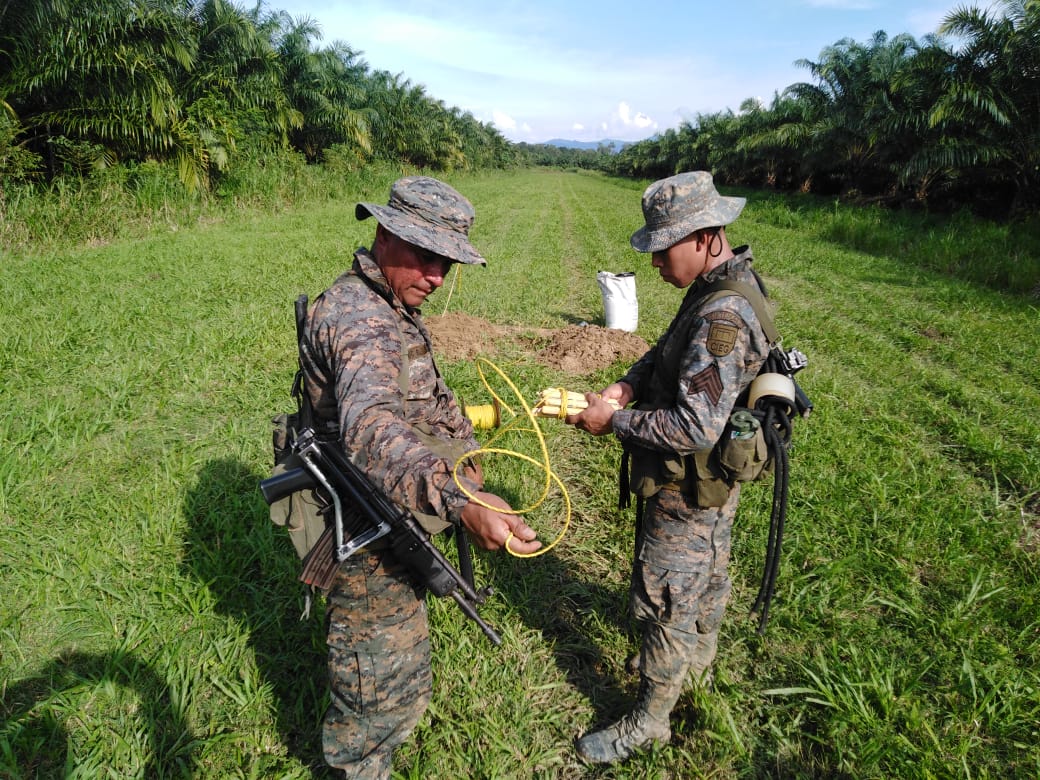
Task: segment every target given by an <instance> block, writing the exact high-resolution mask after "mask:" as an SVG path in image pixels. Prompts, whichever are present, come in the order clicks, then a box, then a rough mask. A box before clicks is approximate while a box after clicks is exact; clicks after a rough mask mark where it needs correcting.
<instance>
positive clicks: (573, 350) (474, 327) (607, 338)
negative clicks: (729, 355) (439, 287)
mask: <svg viewBox="0 0 1040 780" xmlns="http://www.w3.org/2000/svg"><path fill="white" fill-rule="evenodd" d="M424 319H425V322H426V325H427V326H428V327H429V329H430V334H431V335H432V336H433V350H434V354H435V355H436V356H437V357H438V358H439V359H440V360H442V361H455V360H471V359H473V358H474V357H477V356H478V355H482V356H485V357H489V356H493V355H494V354H495V353H496V352H497V351H498V349H499V344H500V343H502V342H504V343H506V344H512V343H517V342H526V343H528V344H530V346H531V348H532V351H533V352H534V353H535V354H536V355H537V360H538V362H539V363H541V364H542V365H545V366H548V367H550V368H555V369H559V370H561V371H564V372H566V373H568V374H587V373H589V372H592V371H596V370H598V369H601V368H606V367H607V366H610V365H612V364H613V363H615V362H617V361H619V360H623V361H628V362H632V361H634V360H636V359H637V358H640V357H642V355H643V353H645V352H646V351H647V349H649V345H648V344H647V343H646V342H645V341H644V340H643V339H641V338H639V336H636V335H635V334H633V333H627V332H625V331H623V330H615V329H612V328H603V327H600V326H599V325H567V326H566V327H563V328H560V329H557V330H552V329H547V328H526V327H520V326H512V325H495V324H493V323H490V322H487V321H486V320H482V319H480V318H479V317H473V316H470V315H468V314H462V313H451V314H445V315H442V316H430V317H426V318H424Z"/></svg>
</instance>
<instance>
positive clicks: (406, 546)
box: [260, 428, 502, 645]
mask: <svg viewBox="0 0 1040 780" xmlns="http://www.w3.org/2000/svg"><path fill="white" fill-rule="evenodd" d="M293 453H294V454H295V455H296V456H297V457H298V458H299V459H300V460H301V461H302V462H303V466H300V467H297V468H294V469H290V470H288V471H286V472H285V473H284V474H279V475H277V476H273V477H269V478H267V479H265V480H263V481H262V482H261V483H260V491H261V492H262V493H263V496H264V500H265V501H267V503H268V504H273V503H275V502H276V501H278V500H280V499H282V498H285V497H286V496H288V495H290V494H292V493H295V492H297V491H299V490H305V489H317V490H318V491H319V492H320V493H323V494H326V498H327V499H331V502H332V506H333V509H334V515H335V520H334V522H333V523H332V525H331V526H330V527H329V528H328V529H326V531H325V533H324V534H323V535H322V537H321V539H320V540H319V541H318V543H317V544H315V546H314V548H313V549H312V550H311V552H310V553H309V554H308V556H307V559H306V560H305V561H304V570H305V574H304V576H303V577H301V579H303V580H304V581H305V582H311V583H312V584H313V582H314V581H315V579H325V580H326V581H328V580H331V576H330V575H331V574H334V573H335V568H336V567H337V566H338V564H339V563H341V562H343V561H345V560H346V559H347V558H349V557H350V556H351V555H353V554H354V553H355V552H356V551H357V550H359V549H361V548H362V547H364V546H365V545H367V544H370V543H371V542H374V541H375V540H376V539H380V538H382V537H384V536H386V537H388V539H389V542H390V549H391V550H393V553H394V555H395V556H396V557H397V559H398V560H399V561H401V562H402V563H403V564H404V565H405V566H407V567H408V568H409V569H410V570H411V572H412V573H413V574H414V575H415V576H416V577H417V578H418V579H419V581H420V582H422V584H423V585H425V586H426V587H427V588H428V589H429V590H430V591H431V592H432V593H433V594H434V595H435V596H451V597H452V598H453V599H454V600H455V603H456V604H458V605H459V608H460V609H461V610H462V611H463V613H464V614H465V615H466V617H468V618H470V619H471V620H473V621H475V622H476V624H477V625H478V626H480V628H481V630H482V631H483V632H484V634H485V635H487V638H488V639H490V640H491V642H492V643H493V644H495V645H500V644H501V643H502V639H501V637H499V635H498V634H497V633H496V632H495V630H494V629H493V628H492V627H491V626H489V625H488V624H487V623H485V622H484V620H483V618H481V617H480V614H479V613H478V612H477V605H479V604H483V603H484V600H485V599H486V598H487V597H488V596H490V595H491V593H492V590H491V588H489V587H485V588H481V589H480V590H477V589H476V588H475V587H474V586H473V584H472V582H471V581H470V580H469V579H467V578H466V577H465V576H463V575H462V574H460V573H459V571H458V570H457V569H455V567H453V566H452V565H451V563H450V562H449V561H448V559H447V558H445V557H444V554H443V553H442V552H441V551H440V550H439V549H438V548H437V546H436V545H435V544H434V543H433V542H432V541H431V540H430V537H429V535H428V534H427V533H426V531H425V530H423V528H422V526H420V525H419V523H418V521H417V520H416V519H415V517H413V516H412V514H411V513H410V512H407V511H405V510H403V509H401V508H400V507H399V506H397V505H396V504H394V503H393V502H391V501H390V500H388V499H387V498H386V496H384V495H383V494H382V493H381V492H380V491H378V490H377V489H376V488H375V487H373V485H372V483H371V482H369V480H368V477H366V476H365V474H364V472H362V471H361V470H360V469H359V468H358V467H357V466H355V465H354V464H353V463H352V462H351V461H350V459H349V458H347V457H346V456H345V455H344V454H343V453H342V452H341V451H340V450H339V449H338V448H337V447H336V446H335V445H334V444H328V443H323V442H321V441H319V440H318V439H317V437H316V436H315V435H314V431H313V430H312V429H310V428H304V429H302V430H301V431H300V432H299V433H298V434H297V436H296V441H295V442H294V443H293ZM345 503H346V506H344V504H345ZM455 532H456V533H458V534H463V533H465V531H464V530H463V529H461V528H459V529H456V531H455ZM333 537H334V538H333ZM461 565H462V566H463V567H464V568H468V561H467V560H461ZM308 577H309V578H310V579H308Z"/></svg>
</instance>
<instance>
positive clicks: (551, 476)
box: [452, 358, 571, 558]
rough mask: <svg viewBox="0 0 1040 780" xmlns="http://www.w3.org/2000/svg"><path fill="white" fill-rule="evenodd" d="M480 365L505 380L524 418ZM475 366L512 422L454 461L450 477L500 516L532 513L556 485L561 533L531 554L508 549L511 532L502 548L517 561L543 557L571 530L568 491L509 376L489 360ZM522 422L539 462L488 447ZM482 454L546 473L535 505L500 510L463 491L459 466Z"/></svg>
mask: <svg viewBox="0 0 1040 780" xmlns="http://www.w3.org/2000/svg"><path fill="white" fill-rule="evenodd" d="M481 364H487V365H488V366H490V367H491V368H492V369H493V370H494V371H495V372H496V373H497V374H498V375H499V377H500V378H501V379H502V381H504V382H505V383H506V385H507V386H508V387H509V389H510V390H511V391H512V392H513V394H514V395H515V396H516V397H517V399H518V400H519V401H520V405H521V406H522V407H523V411H524V416H523V417H520V416H518V415H517V414H516V412H514V411H513V410H512V409H511V408H510V407H509V406H508V405H506V403H505V402H504V401H502V399H501V398H499V397H498V395H497V394H496V393H495V391H494V390H493V389H492V388H491V385H490V384H489V383H488V381H487V377H486V376H485V375H484V370H483V368H482V367H481ZM476 366H477V373H478V374H479V375H480V380H481V381H482V382H483V383H484V387H486V388H487V390H488V392H489V393H491V397H492V398H493V399H494V400H495V404H496V405H497V406H498V407H499V408H500V409H504V410H505V411H507V412H509V414H510V415H512V416H513V418H514V419H513V420H511V421H510V422H509V423H507V424H506V425H504V426H502V427H500V428H499V429H498V433H496V434H495V435H494V436H492V437H491V439H490V440H489V441H488V445H487V446H484V447H478V448H477V449H475V450H471V451H469V452H467V453H465V454H464V455H463V456H462V457H461V458H459V459H458V460H457V461H455V466H454V468H453V469H452V477H453V478H454V479H455V484H456V485H458V486H459V489H460V490H462V492H463V493H465V494H466V496H467V497H468V498H469V500H470V501H475V502H476V503H478V504H479V505H480V506H482V507H485V508H487V509H493V510H494V511H496V512H501V513H502V514H507V515H523V514H527V513H528V512H531V511H533V510H535V509H537V508H538V507H539V506H541V505H542V503H543V502H544V501H545V499H546V497H547V496H548V495H549V490H550V488H551V487H552V483H553V482H555V483H556V485H557V486H558V487H559V488H560V493H561V495H562V496H563V503H564V518H563V528H562V529H561V530H560V533H559V534H558V535H557V537H556V538H555V539H553V540H552V542H551V543H549V544H548V545H545V546H544V547H542V548H541V549H540V550H536V551H535V552H532V553H518V552H513V550H511V549H510V548H509V540H510V539H512V538H513V532H512V531H510V532H509V536H508V537H506V541H505V548H506V552H508V553H509V554H510V555H513V556H515V557H517V558H535V557H537V556H539V555H543V554H544V553H547V552H549V550H551V549H552V548H553V547H555V546H556V545H557V544H558V543H559V542H560V540H561V539H563V537H564V536H565V535H566V533H567V529H568V528H569V527H570V523H571V498H570V495H568V493H567V488H565V487H564V486H563V482H561V481H560V478H559V477H558V476H556V473H555V472H554V471H553V470H552V466H551V465H550V463H549V448H548V446H547V445H546V443H545V435H544V434H543V433H542V429H541V428H540V427H539V425H538V420H537V419H536V418H535V413H534V412H533V411H532V410H531V407H530V406H528V405H527V401H525V400H524V397H523V395H522V394H521V393H520V391H519V390H518V389H517V388H516V385H515V384H513V381H512V380H511V379H510V378H509V377H508V376H506V374H505V372H503V371H502V369H500V368H499V367H498V366H496V365H495V364H494V363H492V362H491V361H490V360H487V359H486V358H477V359H476ZM470 412H472V407H471V408H470V409H468V410H467V415H469V413H470ZM500 415H501V412H499V418H500V419H501V417H500ZM471 419H472V418H471ZM524 419H526V420H528V421H529V422H530V423H531V427H530V429H527V428H518V429H517V430H520V431H525V430H530V431H531V432H532V433H534V434H535V436H536V437H537V438H538V445H539V447H540V448H541V451H542V460H541V461H538V460H535V459H534V458H532V457H531V456H529V455H525V454H524V453H522V452H515V451H513V450H506V449H500V448H497V447H491V446H490V445H491V444H494V442H495V441H496V440H497V439H499V438H500V437H501V436H503V435H504V434H505V433H506V431H509V430H513V429H514V428H515V426H516V424H517V423H519V422H520V421H522V420H524ZM484 453H488V454H495V455H506V456H509V457H512V458H519V459H520V460H524V461H527V462H528V463H532V464H534V465H535V466H539V467H540V468H541V469H542V471H544V472H545V484H544V486H543V488H542V493H541V495H540V496H539V497H538V500H537V501H535V502H534V503H532V504H531V505H530V506H526V507H523V508H522V509H500V508H499V507H497V506H491V505H490V504H487V503H485V502H484V501H481V500H480V499H479V498H477V497H476V496H475V495H474V494H473V493H471V492H470V491H469V490H467V489H466V488H465V486H464V485H463V484H462V482H461V481H460V479H459V467H460V466H461V465H462V464H463V463H464V462H465V461H466V460H467V459H468V458H471V457H473V456H474V455H481V454H484Z"/></svg>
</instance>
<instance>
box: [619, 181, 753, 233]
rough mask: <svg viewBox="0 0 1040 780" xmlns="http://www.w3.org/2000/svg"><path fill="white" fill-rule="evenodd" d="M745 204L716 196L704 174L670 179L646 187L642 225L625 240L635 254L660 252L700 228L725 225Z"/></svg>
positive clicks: (743, 200) (711, 182)
mask: <svg viewBox="0 0 1040 780" xmlns="http://www.w3.org/2000/svg"><path fill="white" fill-rule="evenodd" d="M745 202H746V200H745V199H744V198H730V197H725V196H723V195H719V193H718V190H716V189H715V184H714V182H713V181H712V178H711V174H710V173H708V172H707V171H693V172H691V173H680V174H677V175H676V176H670V177H669V178H667V179H661V180H660V181H656V182H654V183H653V184H651V185H650V186H649V187H647V188H646V192H644V193H643V219H645V220H646V224H645V225H644V226H643V227H641V228H639V230H637V231H636V232H635V233H633V234H632V238H631V239H629V240H630V241H631V243H632V248H633V249H635V250H636V251H637V252H661V251H663V250H665V249H667V248H668V247H670V246H672V245H673V244H676V243H678V242H679V241H681V240H682V239H684V238H686V236H688V235H690V233H693V232H695V231H697V230H700V229H701V228H706V227H721V226H722V225H728V224H729V223H730V222H732V221H733V220H735V219H736V218H737V215H738V214H740V212H741V210H742V209H743V208H744V203H745Z"/></svg>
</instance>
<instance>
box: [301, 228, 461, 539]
mask: <svg viewBox="0 0 1040 780" xmlns="http://www.w3.org/2000/svg"><path fill="white" fill-rule="evenodd" d="M303 341H304V343H303V346H302V348H301V354H302V361H303V370H304V376H305V380H306V387H307V389H308V391H309V393H310V397H311V403H312V405H313V408H314V413H315V417H316V422H317V425H318V428H319V431H322V430H324V431H334V432H335V433H336V435H338V436H339V439H340V442H341V443H342V446H343V449H344V451H345V452H346V453H347V454H348V455H349V456H350V458H351V459H352V460H353V462H354V463H355V464H356V465H357V466H358V467H359V468H360V469H361V470H362V471H364V472H365V474H366V475H367V476H368V478H369V479H370V480H371V481H372V483H373V485H374V486H375V487H376V488H377V489H379V490H381V491H382V492H383V493H384V494H385V495H386V496H387V497H388V498H390V499H391V500H393V501H394V502H396V503H398V504H400V505H401V506H403V507H405V508H407V509H410V510H412V511H414V512H415V513H416V514H417V516H418V518H419V520H420V522H421V523H422V524H423V525H424V526H425V527H426V530H427V531H429V532H431V533H434V532H437V531H440V530H443V529H444V528H445V527H447V526H448V525H449V524H452V523H454V524H458V523H459V522H460V517H459V515H460V513H461V511H462V509H463V507H464V506H465V505H466V503H467V501H468V499H467V497H466V495H465V493H463V491H462V490H461V489H460V488H459V486H458V485H457V484H456V483H455V480H454V479H453V477H452V469H453V467H454V465H455V460H454V458H453V457H450V456H447V455H445V454H444V453H445V452H446V451H444V450H443V449H441V450H440V451H435V450H436V449H437V448H436V447H435V448H434V449H431V443H435V442H437V441H438V440H441V441H447V442H449V444H453V445H454V449H455V450H456V451H457V452H458V453H459V454H461V453H463V452H467V451H471V450H475V449H476V448H477V447H478V446H479V445H478V444H477V441H476V439H475V438H474V436H473V426H472V425H471V424H470V422H469V420H468V419H466V417H465V415H463V414H462V413H461V411H460V409H459V407H458V405H457V404H456V403H455V398H454V396H453V395H452V393H451V391H450V390H449V389H448V387H447V385H446V384H445V382H444V380H443V378H442V377H441V375H440V372H439V371H438V370H437V367H436V364H435V363H434V359H433V353H432V349H431V341H430V333H429V331H428V330H427V329H426V326H425V325H424V324H423V321H422V316H421V313H420V311H419V310H418V309H414V308H412V307H409V306H406V305H405V304H404V303H403V302H402V301H400V300H399V299H398V298H397V296H396V295H394V293H393V291H392V290H391V289H390V288H389V287H388V285H387V283H386V279H385V278H384V276H383V274H382V271H381V270H380V269H379V266H378V265H377V264H376V261H375V258H374V257H373V256H372V254H371V253H370V252H369V251H368V250H367V249H364V248H361V249H359V250H358V251H357V252H356V253H355V255H354V264H353V267H352V268H351V270H350V271H347V272H346V273H344V274H343V275H342V276H340V277H339V279H337V280H336V281H335V282H334V283H333V285H332V286H331V287H330V288H329V289H328V290H326V291H325V292H324V293H322V295H321V296H319V297H318V299H317V300H316V301H315V302H314V305H313V306H312V308H311V310H310V312H309V314H308V320H307V328H306V332H305V337H304V340H303ZM403 355H407V361H405V360H404V359H403V357H402V356H403ZM406 362H407V385H408V386H407V390H405V389H403V388H402V386H401V384H402V381H401V378H402V372H403V371H404V370H405V363H406ZM460 481H461V483H462V484H463V485H464V486H465V487H466V489H467V490H469V491H471V492H474V491H476V490H479V489H480V486H478V485H476V484H474V483H473V482H472V481H470V480H468V479H466V478H465V477H462V476H461V474H460ZM423 515H427V516H432V517H426V518H424V517H423Z"/></svg>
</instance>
